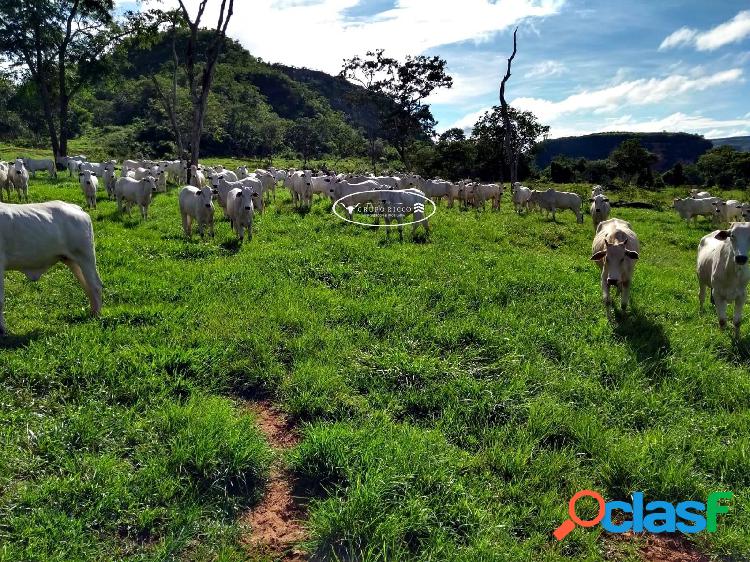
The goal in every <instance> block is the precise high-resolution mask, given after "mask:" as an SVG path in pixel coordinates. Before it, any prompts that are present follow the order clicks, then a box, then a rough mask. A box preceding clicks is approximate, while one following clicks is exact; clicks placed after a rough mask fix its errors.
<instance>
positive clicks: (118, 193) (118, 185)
mask: <svg viewBox="0 0 750 562" xmlns="http://www.w3.org/2000/svg"><path fill="white" fill-rule="evenodd" d="M154 193H156V183H155V181H154V178H153V177H151V176H147V177H145V178H143V179H142V180H135V179H133V178H128V177H124V178H120V179H118V180H117V182H115V200H116V201H117V210H118V211H119V212H121V213H122V206H123V204H124V205H125V208H126V210H127V212H128V215H130V210H131V209H132V207H133V205H138V207H139V208H140V209H141V216H142V217H143V218H144V219H147V218H148V208H149V205H151V197H152V196H153V194H154Z"/></svg>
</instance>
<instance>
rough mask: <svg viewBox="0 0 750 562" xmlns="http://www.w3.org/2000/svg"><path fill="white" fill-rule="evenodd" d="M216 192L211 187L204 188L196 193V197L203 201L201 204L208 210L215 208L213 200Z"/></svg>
mask: <svg viewBox="0 0 750 562" xmlns="http://www.w3.org/2000/svg"><path fill="white" fill-rule="evenodd" d="M213 192H214V190H213V189H211V188H210V187H204V188H201V189H198V190H197V191H196V192H195V196H196V197H197V198H198V199H200V200H201V203H202V204H203V206H204V207H205V208H206V209H210V208H211V207H212V206H213V203H212V200H213V195H214V193H213Z"/></svg>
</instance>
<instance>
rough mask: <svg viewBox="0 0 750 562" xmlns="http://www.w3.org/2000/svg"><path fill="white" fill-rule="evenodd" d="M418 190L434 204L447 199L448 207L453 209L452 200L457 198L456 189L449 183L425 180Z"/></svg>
mask: <svg viewBox="0 0 750 562" xmlns="http://www.w3.org/2000/svg"><path fill="white" fill-rule="evenodd" d="M418 189H421V191H423V192H424V194H425V195H426V196H427V197H429V198H430V199H432V200H433V201H434V202H435V203H438V202H439V201H440V200H441V199H442V198H443V197H446V198H447V199H448V207H453V199H455V198H457V197H458V187H457V186H456V185H455V184H453V183H451V182H449V181H444V180H437V179H435V180H427V181H426V182H424V185H423V187H422V188H418Z"/></svg>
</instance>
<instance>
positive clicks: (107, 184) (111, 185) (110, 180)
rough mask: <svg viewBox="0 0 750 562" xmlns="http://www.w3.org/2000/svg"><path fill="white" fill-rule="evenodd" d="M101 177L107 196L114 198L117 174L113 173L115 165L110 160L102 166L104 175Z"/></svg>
mask: <svg viewBox="0 0 750 562" xmlns="http://www.w3.org/2000/svg"><path fill="white" fill-rule="evenodd" d="M102 179H104V189H106V190H107V197H109V198H110V199H114V198H115V182H116V181H117V176H116V175H115V165H114V164H113V163H112V162H108V163H107V165H106V166H104V176H103V178H102Z"/></svg>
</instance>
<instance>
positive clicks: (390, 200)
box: [377, 189, 430, 240]
mask: <svg viewBox="0 0 750 562" xmlns="http://www.w3.org/2000/svg"><path fill="white" fill-rule="evenodd" d="M377 195H378V196H379V198H380V204H381V205H382V206H383V207H384V214H385V224H386V225H390V223H391V222H392V221H393V220H396V221H397V222H398V236H399V239H400V240H403V239H404V227H403V222H404V218H405V217H407V216H409V215H412V214H413V215H414V221H413V222H412V236H413V235H414V234H416V232H417V227H418V226H419V225H420V224H421V225H423V226H424V229H425V234H429V233H430V224H429V220H428V219H427V217H426V216H425V202H426V201H425V194H424V193H423V192H421V191H420V190H418V189H406V190H401V189H383V190H381V191H380V193H379V194H377ZM389 236H390V227H388V226H386V237H389Z"/></svg>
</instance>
